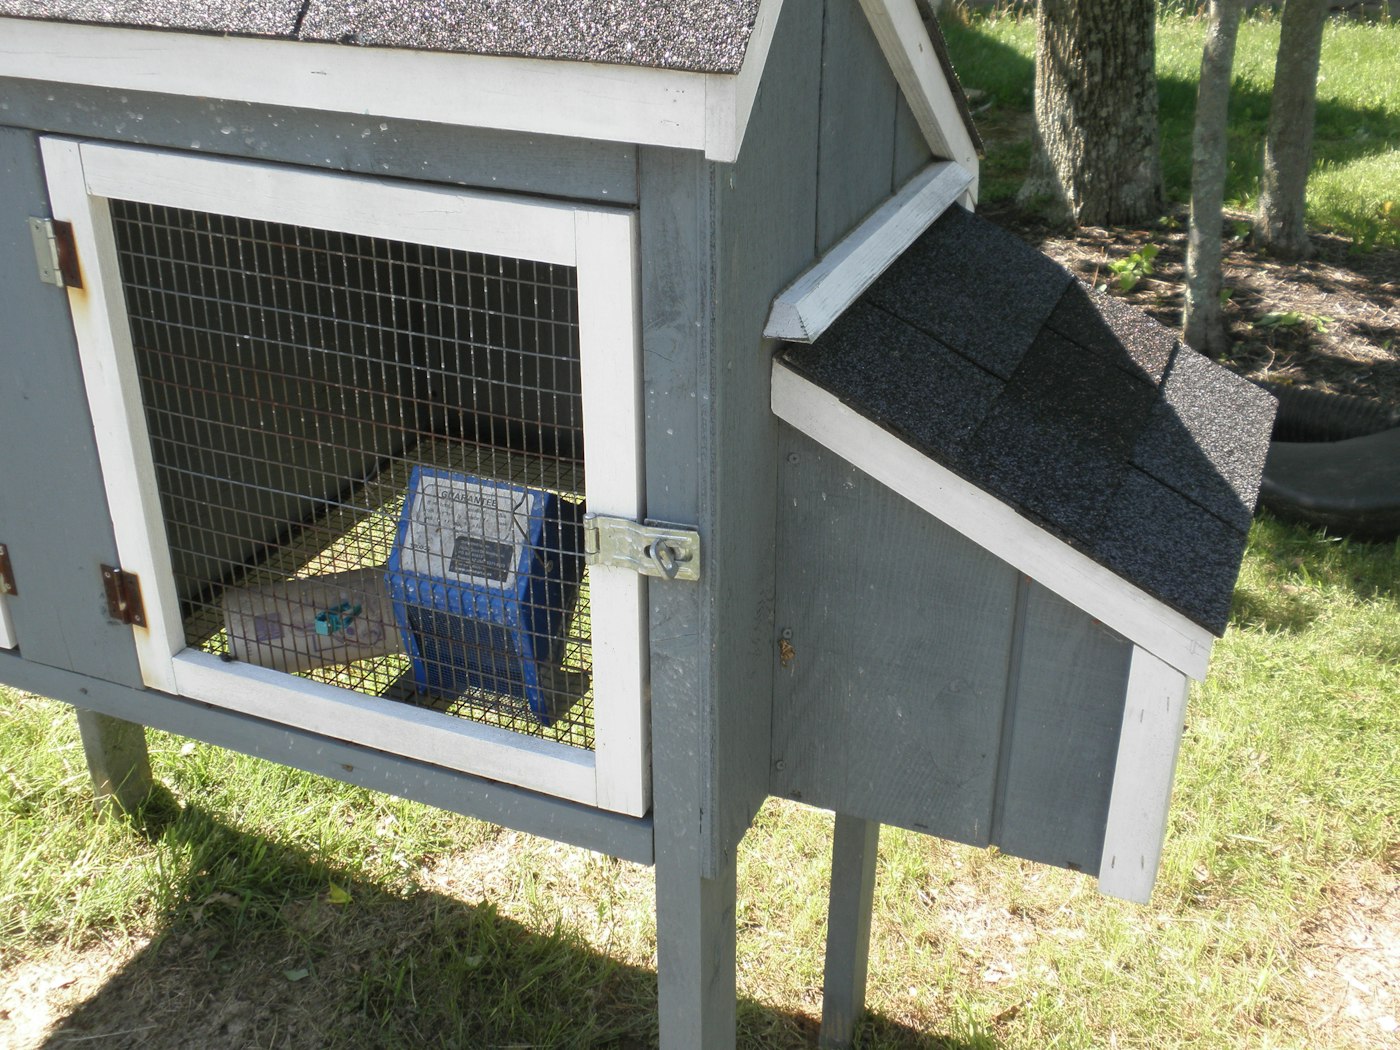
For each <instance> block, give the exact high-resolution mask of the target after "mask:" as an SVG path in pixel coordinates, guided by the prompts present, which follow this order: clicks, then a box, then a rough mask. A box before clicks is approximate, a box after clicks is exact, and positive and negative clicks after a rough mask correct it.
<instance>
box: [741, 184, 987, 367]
mask: <svg viewBox="0 0 1400 1050" xmlns="http://www.w3.org/2000/svg"><path fill="white" fill-rule="evenodd" d="M971 184H972V173H971V172H969V171H968V170H967V169H966V168H964V167H962V166H961V165H959V164H955V163H953V162H952V161H940V162H938V163H935V164H930V165H929V166H928V167H927V168H925V169H924V170H923V171H921V172H919V174H917V175H915V176H914V177H913V178H912V179H910V180H909V181H908V182H907V183H905V184H904V186H903V187H902V188H901V189H900V191H899V192H898V193H896V194H895V195H894V196H893V197H891V198H890V199H889V200H887V201H886V202H885V203H884V204H882V205H881V206H880V207H879V208H877V209H875V211H873V212H872V213H871V214H870V217H869V218H867V219H866V220H865V221H864V222H862V223H861V224H860V225H859V226H857V227H856V228H855V229H854V230H852V231H851V232H850V233H849V234H847V235H846V236H845V237H844V238H842V239H841V240H840V241H838V242H837V243H836V244H835V245H834V246H833V247H832V249H831V251H829V252H827V253H826V254H825V255H823V256H822V257H821V259H819V260H818V261H817V263H816V265H814V266H813V267H812V268H811V269H809V270H808V271H807V272H806V273H804V274H803V275H802V276H801V277H799V278H798V279H797V280H796V281H794V282H793V283H792V284H790V285H788V286H787V287H786V288H785V289H783V291H782V292H781V293H780V294H779V295H778V297H777V298H776V299H774V300H773V309H772V310H771V311H770V312H769V314H768V323H767V326H766V327H765V328H764V329H763V334H764V335H765V336H767V337H768V338H769V339H786V340H788V341H789V342H793V343H811V342H814V341H815V340H816V339H818V338H819V337H820V336H821V334H822V333H823V332H825V331H826V330H827V328H828V327H830V325H831V323H832V322H833V321H835V320H836V319H837V318H838V317H840V316H841V315H842V314H843V313H845V312H846V309H847V308H848V307H849V306H850V305H851V304H852V303H853V302H855V301H856V300H857V299H858V298H860V296H861V294H862V293H863V292H864V291H865V290H866V289H867V288H869V287H870V286H871V285H872V284H874V283H875V280H876V278H878V277H879V276H880V275H881V274H882V273H884V272H885V270H886V269H887V268H888V267H889V265H890V263H892V262H894V261H895V260H896V259H897V258H899V256H900V255H901V254H903V252H904V250H905V249H906V248H908V247H909V245H911V244H913V243H914V241H915V240H917V239H918V238H919V236H920V235H921V234H922V233H923V232H924V231H925V230H927V229H928V228H929V227H930V226H931V225H933V222H934V220H935V219H937V218H938V217H939V216H940V215H942V214H943V213H944V211H946V210H947V209H948V207H949V205H951V204H952V203H953V202H954V201H955V200H957V199H958V197H960V196H961V195H962V194H963V193H964V192H965V191H966V190H967V188H968V187H969V186H970V185H971Z"/></svg>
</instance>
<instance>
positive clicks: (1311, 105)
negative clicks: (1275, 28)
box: [1254, 0, 1329, 259]
mask: <svg viewBox="0 0 1400 1050" xmlns="http://www.w3.org/2000/svg"><path fill="white" fill-rule="evenodd" d="M1328 6H1329V4H1328V2H1327V0H1288V4H1287V6H1286V7H1284V9H1283V24H1282V27H1281V30H1280V38H1279V45H1278V60H1277V62H1276V63H1275V66H1274V94H1273V101H1272V102H1271V103H1270V107H1269V133H1268V137H1267V138H1266V139H1265V141H1264V177H1263V181H1262V184H1261V187H1260V194H1259V214H1258V216H1257V217H1256V223H1255V228H1254V236H1255V240H1256V241H1257V242H1258V243H1259V245H1260V246H1261V247H1264V248H1267V249H1268V250H1269V251H1271V252H1273V253H1274V254H1275V255H1278V256H1281V257H1283V258H1285V259H1300V258H1303V257H1305V256H1308V255H1311V254H1312V241H1310V240H1309V239H1308V230H1307V226H1306V225H1305V222H1304V220H1305V218H1306V206H1307V189H1308V168H1309V167H1310V166H1311V164H1312V140H1313V118H1314V115H1315V113H1316V111H1317V72H1318V67H1319V65H1320V64H1321V61H1322V30H1323V27H1324V26H1325V25H1326V22H1327V9H1328Z"/></svg>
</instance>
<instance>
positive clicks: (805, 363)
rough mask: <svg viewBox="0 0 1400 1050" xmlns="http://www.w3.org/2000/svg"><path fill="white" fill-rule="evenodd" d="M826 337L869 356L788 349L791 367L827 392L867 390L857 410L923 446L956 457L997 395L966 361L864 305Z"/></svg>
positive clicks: (996, 387)
mask: <svg viewBox="0 0 1400 1050" xmlns="http://www.w3.org/2000/svg"><path fill="white" fill-rule="evenodd" d="M827 337H828V338H829V339H830V340H831V341H832V342H834V343H837V344H840V345H847V344H858V345H860V346H863V347H867V348H868V352H866V353H863V354H860V355H850V356H848V355H845V354H840V353H827V352H825V351H824V350H823V349H821V348H818V347H811V346H793V347H790V348H789V350H788V357H787V361H788V364H790V365H791V366H792V367H793V369H794V370H796V371H798V372H800V373H802V374H803V375H805V376H806V377H807V378H808V379H810V380H812V382H814V383H816V384H818V385H819V386H822V387H825V388H827V389H830V390H843V389H860V390H862V391H864V396H863V397H862V399H861V406H860V407H861V409H862V411H864V412H867V413H872V414H874V416H875V417H877V418H878V419H879V420H880V422H881V423H882V425H884V426H885V427H887V428H888V429H890V430H892V431H894V432H895V433H896V434H898V435H899V436H900V437H902V438H904V439H905V440H906V441H911V442H913V443H914V444H917V445H920V446H922V445H924V444H929V443H931V444H935V445H937V446H938V447H939V448H943V449H947V450H949V452H950V454H956V452H957V450H958V449H960V448H962V446H963V445H964V444H965V443H966V441H967V439H968V438H969V437H970V436H971V435H972V432H973V430H974V429H975V428H976V427H977V425H978V424H979V423H980V422H981V421H982V418H983V417H984V416H985V415H986V413H987V409H988V408H989V407H990V405H991V403H992V401H993V400H994V399H995V398H996V397H997V396H998V395H999V394H1000V393H1001V390H1002V384H1001V383H1000V382H999V381H998V380H997V379H996V378H995V377H993V376H991V375H989V374H988V373H986V372H984V371H983V370H982V369H980V368H978V367H977V366H976V365H974V364H973V363H972V362H971V361H969V360H967V359H966V358H965V357H962V356H961V355H960V354H956V353H954V352H953V351H952V350H949V349H948V348H947V347H945V346H943V345H942V344H941V343H939V342H938V341H937V340H936V339H932V338H930V337H929V336H928V335H926V334H925V333H923V332H920V331H919V330H918V329H916V328H913V327H911V326H910V325H908V324H906V323H905V322H903V321H901V320H899V319H898V318H897V317H893V316H891V315H890V314H888V313H886V312H885V311H884V310H882V309H880V308H879V307H878V306H875V305H873V304H871V303H869V302H866V301H861V302H858V303H856V304H855V305H854V306H852V307H851V308H850V309H849V310H847V311H846V312H845V313H844V314H843V315H842V316H841V317H840V318H839V319H838V320H837V321H836V322H835V324H833V325H832V326H831V328H830V329H828V331H827Z"/></svg>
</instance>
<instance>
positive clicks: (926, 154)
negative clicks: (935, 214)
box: [890, 92, 933, 193]
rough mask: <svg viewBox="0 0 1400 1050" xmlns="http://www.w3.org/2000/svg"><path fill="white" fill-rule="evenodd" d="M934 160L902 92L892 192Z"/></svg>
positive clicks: (898, 103)
mask: <svg viewBox="0 0 1400 1050" xmlns="http://www.w3.org/2000/svg"><path fill="white" fill-rule="evenodd" d="M932 160H933V151H932V150H931V149H929V146H928V139H926V138H924V133H923V132H922V131H920V130H919V122H918V121H917V120H915V119H914V113H913V111H912V110H911V109H910V108H909V102H908V100H907V99H905V97H904V93H903V92H900V94H899V95H898V97H897V98H896V99H895V114H894V170H893V172H892V173H891V177H890V192H891V193H893V192H894V191H895V190H897V189H899V187H901V186H903V185H904V184H905V183H906V182H908V181H909V180H910V179H911V178H913V177H914V173H915V172H918V171H920V170H922V169H923V168H925V167H927V166H928V164H929V162H930V161H932Z"/></svg>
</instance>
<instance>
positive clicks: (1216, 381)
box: [1133, 351, 1276, 531]
mask: <svg viewBox="0 0 1400 1050" xmlns="http://www.w3.org/2000/svg"><path fill="white" fill-rule="evenodd" d="M1222 401H1226V402H1228V404H1229V405H1230V408H1231V410H1230V411H1229V412H1221V411H1219V410H1218V406H1219V404H1220V403H1221V402H1222ZM1275 407H1276V405H1275V402H1274V399H1273V397H1271V396H1270V395H1269V394H1267V393H1265V392H1264V391H1263V390H1261V389H1260V388H1259V387H1257V386H1255V385H1254V384H1253V383H1249V382H1246V381H1245V380H1243V379H1241V378H1239V377H1238V376H1236V375H1235V374H1234V373H1232V372H1230V371H1228V370H1226V369H1224V368H1221V367H1220V366H1219V365H1217V364H1214V363H1213V362H1211V361H1208V360H1207V359H1206V358H1204V357H1202V356H1201V355H1200V354H1195V353H1191V352H1189V351H1187V352H1186V353H1182V354H1179V355H1178V356H1177V359H1176V361H1175V362H1174V363H1173V365H1172V369H1171V371H1170V372H1169V373H1168V374H1167V381H1166V385H1165V387H1164V389H1163V397H1162V400H1161V402H1160V403H1159V404H1158V405H1157V406H1156V410H1155V411H1154V413H1153V419H1152V423H1151V425H1150V426H1149V428H1148V429H1147V431H1146V432H1145V433H1144V434H1143V436H1142V439H1141V440H1140V441H1139V443H1138V446H1137V448H1136V449H1135V450H1134V452H1133V463H1134V464H1135V465H1136V466H1138V467H1140V468H1141V469H1142V470H1143V471H1145V472H1146V473H1148V474H1150V475H1152V477H1154V478H1156V479H1157V480H1158V481H1160V482H1162V483H1164V484H1166V485H1168V486H1170V487H1171V488H1174V489H1176V490H1177V491H1178V492H1181V493H1182V494H1183V495H1186V496H1188V497H1190V498H1191V499H1193V500H1195V501H1196V502H1197V503H1199V504H1201V506H1203V507H1205V509H1206V510H1208V511H1210V512H1211V513H1212V514H1214V515H1215V516H1216V517H1218V518H1220V519H1221V520H1222V521H1225V522H1228V523H1229V524H1231V525H1233V526H1234V527H1235V528H1237V529H1240V530H1241V531H1243V530H1245V529H1248V528H1249V522H1250V518H1251V517H1252V516H1253V511H1254V502H1255V498H1256V496H1257V494H1258V488H1259V478H1260V476H1261V475H1262V474H1263V471H1264V459H1265V457H1266V455H1267V454H1268V451H1269V448H1268V445H1267V444H1261V443H1260V442H1258V441H1256V440H1253V439H1254V436H1255V435H1257V434H1258V433H1259V432H1260V431H1261V430H1262V431H1264V432H1265V433H1268V431H1269V430H1270V428H1271V427H1272V424H1273V419H1274V410H1275Z"/></svg>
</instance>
